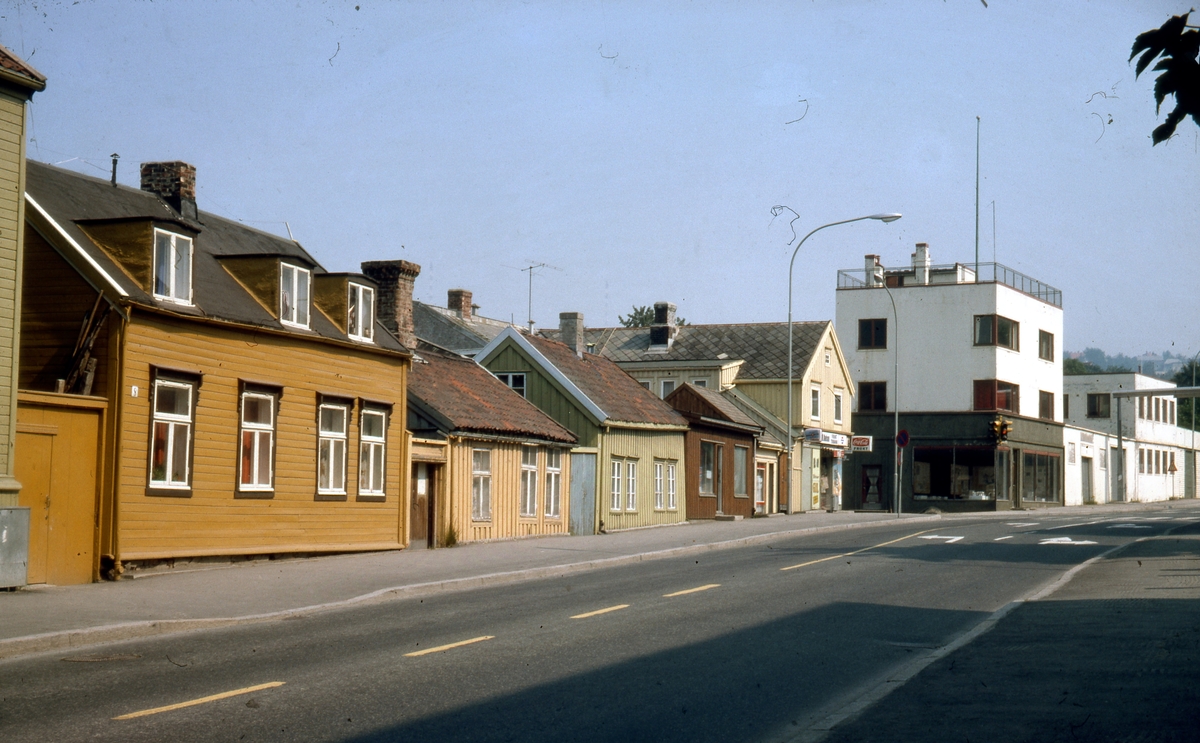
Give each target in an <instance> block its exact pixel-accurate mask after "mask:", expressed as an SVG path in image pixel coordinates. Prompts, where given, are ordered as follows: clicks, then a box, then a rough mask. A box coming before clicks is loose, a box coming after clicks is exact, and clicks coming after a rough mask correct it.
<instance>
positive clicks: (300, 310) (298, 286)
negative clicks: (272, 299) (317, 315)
mask: <svg viewBox="0 0 1200 743" xmlns="http://www.w3.org/2000/svg"><path fill="white" fill-rule="evenodd" d="M288 300H291V304H290V306H289V304H288ZM311 303H312V272H311V271H309V270H308V269H307V268H301V267H300V266H297V265H294V264H291V263H280V264H279V322H281V323H283V324H284V325H290V326H291V327H293V328H307V327H308V322H309V316H310V315H311V314H312V313H311V312H310V311H309V309H310V307H311Z"/></svg>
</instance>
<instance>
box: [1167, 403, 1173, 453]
mask: <svg viewBox="0 0 1200 743" xmlns="http://www.w3.org/2000/svg"><path fill="white" fill-rule="evenodd" d="M1170 405H1171V415H1170V419H1169V420H1168V421H1167V423H1170V424H1171V425H1172V426H1173V425H1175V401H1174V400H1171V402H1170ZM1171 456H1175V455H1174V454H1172V455H1171Z"/></svg>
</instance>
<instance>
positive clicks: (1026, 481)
mask: <svg viewBox="0 0 1200 743" xmlns="http://www.w3.org/2000/svg"><path fill="white" fill-rule="evenodd" d="M1023 458H1024V460H1025V461H1024V467H1023V468H1022V469H1023V473H1022V474H1023V481H1022V485H1021V498H1022V500H1026V501H1038V502H1044V503H1052V502H1056V501H1058V499H1059V486H1058V483H1059V474H1058V472H1059V460H1060V459H1061V457H1059V456H1058V455H1055V454H1042V453H1040V452H1025V453H1024V456H1023Z"/></svg>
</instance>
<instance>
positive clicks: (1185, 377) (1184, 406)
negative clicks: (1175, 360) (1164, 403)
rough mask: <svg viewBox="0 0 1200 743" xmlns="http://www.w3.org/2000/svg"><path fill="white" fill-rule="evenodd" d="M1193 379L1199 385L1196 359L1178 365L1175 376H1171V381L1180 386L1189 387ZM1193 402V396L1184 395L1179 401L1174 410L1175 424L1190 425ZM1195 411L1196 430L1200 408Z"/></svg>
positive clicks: (1199, 371) (1199, 370) (1198, 367)
mask: <svg viewBox="0 0 1200 743" xmlns="http://www.w3.org/2000/svg"><path fill="white" fill-rule="evenodd" d="M1193 375H1194V376H1193ZM1193 380H1195V382H1196V384H1197V385H1200V363H1198V362H1197V360H1196V359H1191V360H1190V361H1188V362H1187V363H1186V364H1184V365H1183V366H1181V367H1179V371H1177V372H1175V376H1173V377H1171V381H1172V382H1174V383H1175V384H1177V385H1179V386H1180V387H1191V386H1192V381H1193ZM1195 404H1196V398H1194V397H1185V398H1183V399H1182V400H1180V401H1179V407H1178V409H1176V411H1175V423H1176V425H1178V426H1179V427H1180V428H1190V427H1191V425H1192V406H1194V405H1195ZM1196 413H1197V416H1196V430H1200V410H1197V411H1196Z"/></svg>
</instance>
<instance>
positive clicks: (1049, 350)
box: [1038, 330, 1054, 361]
mask: <svg viewBox="0 0 1200 743" xmlns="http://www.w3.org/2000/svg"><path fill="white" fill-rule="evenodd" d="M1038 358H1039V359H1043V360H1045V361H1054V334H1053V333H1047V332H1046V331H1044V330H1039V331H1038Z"/></svg>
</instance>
